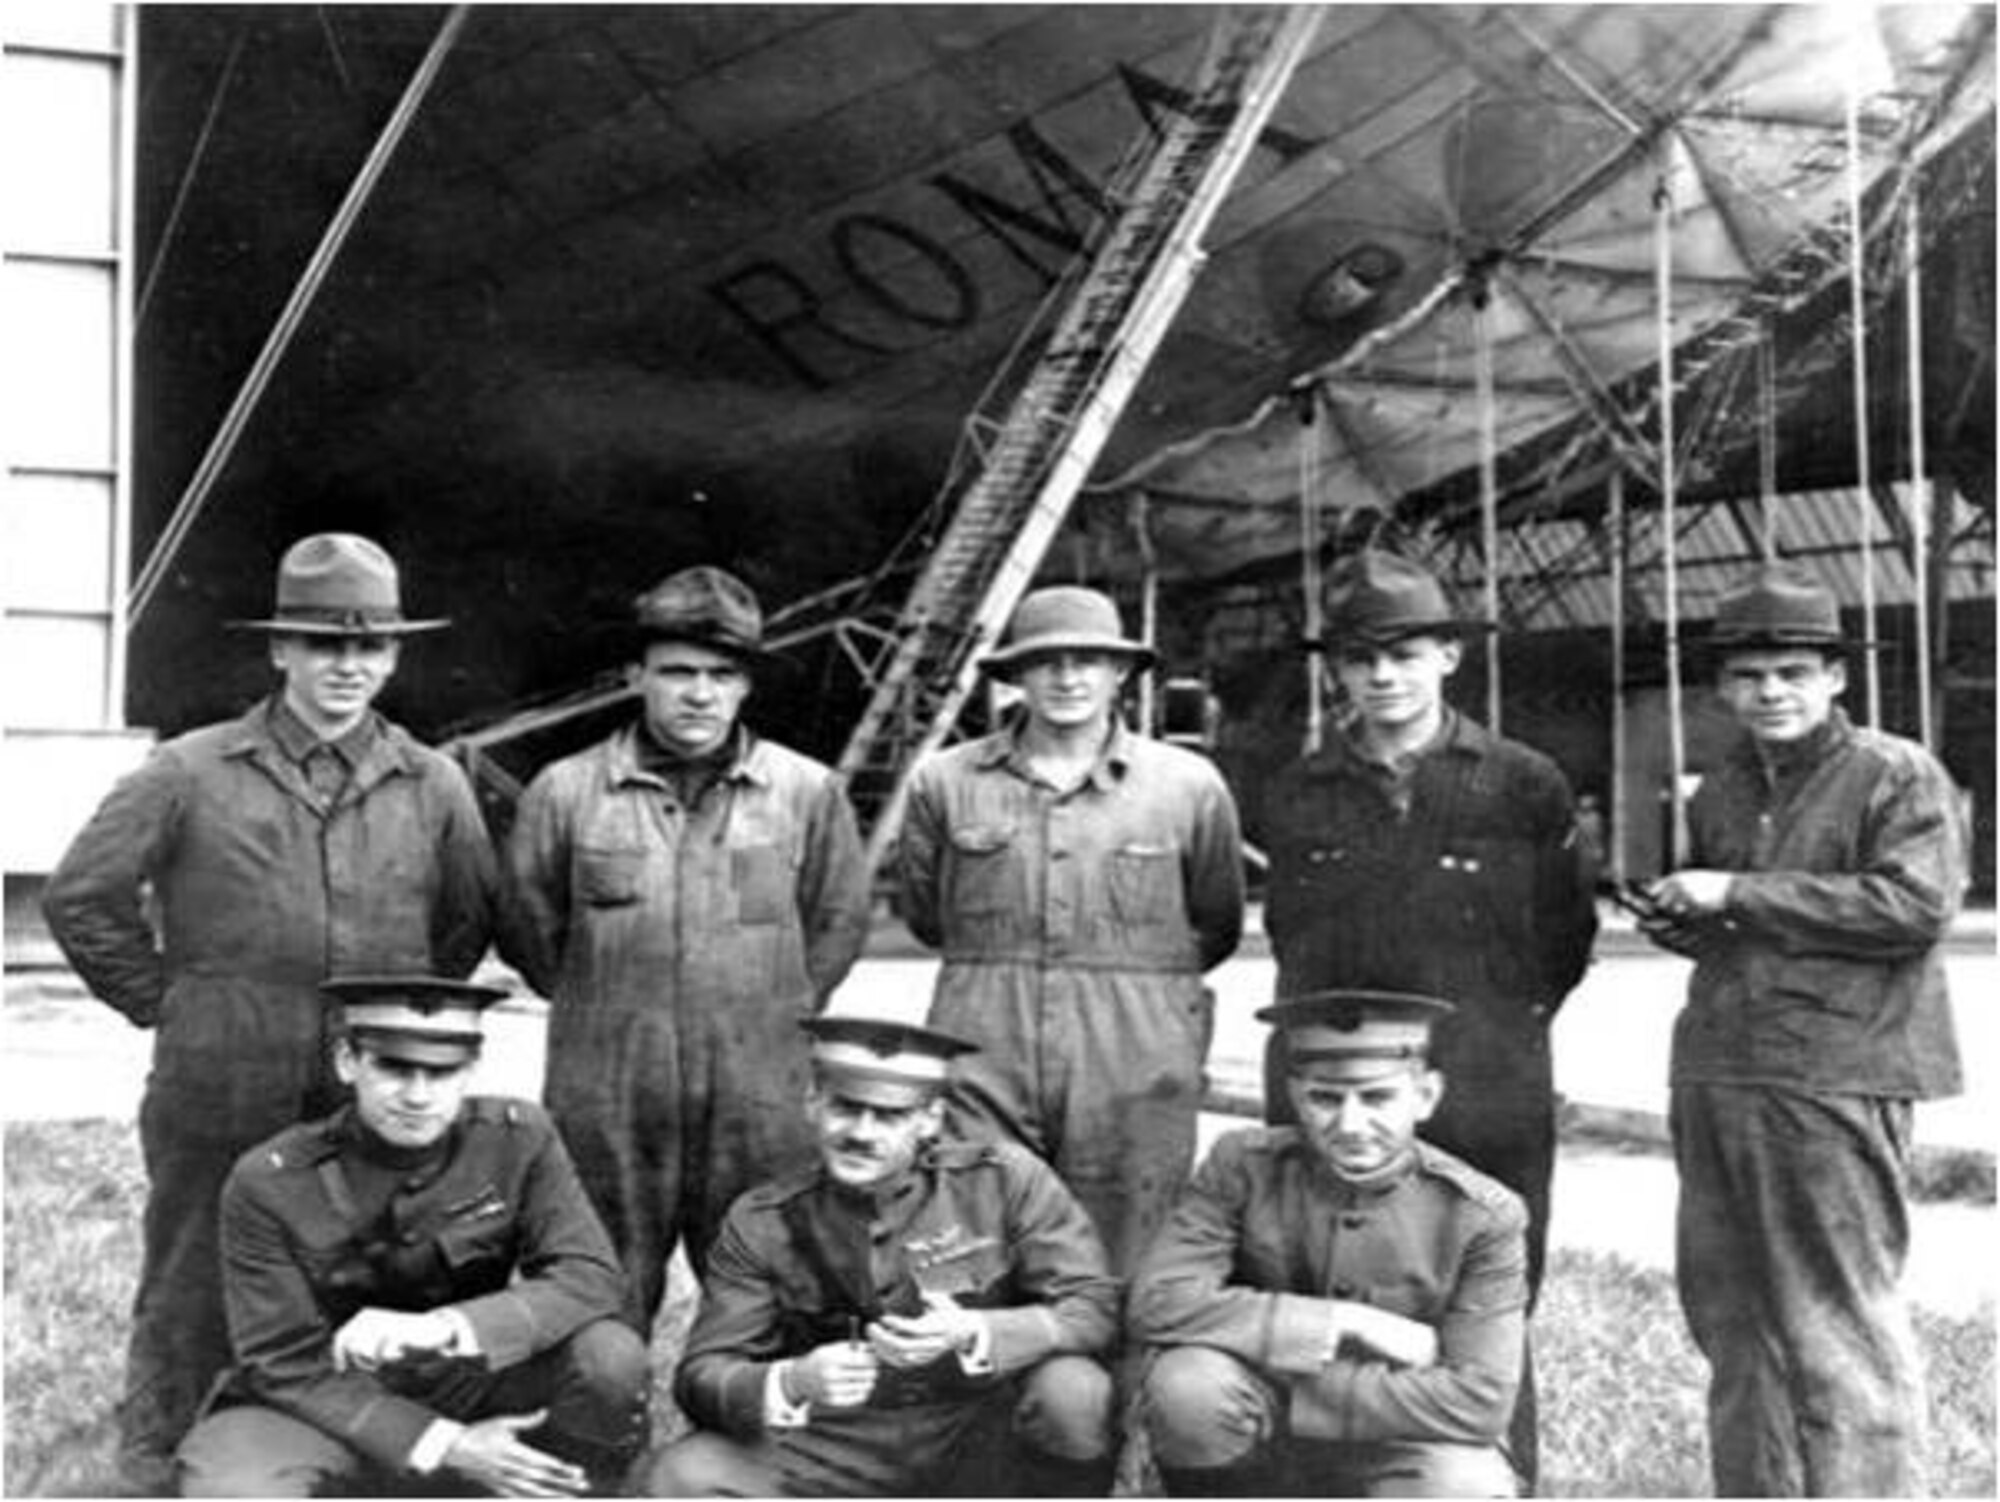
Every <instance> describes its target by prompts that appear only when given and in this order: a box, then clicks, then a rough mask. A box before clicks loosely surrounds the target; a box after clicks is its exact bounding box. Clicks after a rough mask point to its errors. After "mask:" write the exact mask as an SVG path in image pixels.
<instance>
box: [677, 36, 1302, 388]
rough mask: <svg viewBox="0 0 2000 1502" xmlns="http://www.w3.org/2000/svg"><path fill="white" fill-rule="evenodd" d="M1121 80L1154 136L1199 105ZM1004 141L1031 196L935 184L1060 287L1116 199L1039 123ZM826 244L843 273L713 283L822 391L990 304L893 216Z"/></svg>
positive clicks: (947, 177) (1156, 82)
mask: <svg viewBox="0 0 2000 1502" xmlns="http://www.w3.org/2000/svg"><path fill="white" fill-rule="evenodd" d="M1117 77H1118V80H1119V82H1120V83H1121V84H1122V85H1123V86H1124V90H1125V94H1126V97H1127V99H1128V100H1129V101H1130V103H1131V105H1132V107H1133V109H1134V111H1135V112H1136V113H1137V115H1138V117H1139V120H1140V122H1141V123H1142V124H1143V125H1144V126H1145V127H1146V129H1147V130H1149V131H1151V132H1152V133H1153V134H1155V135H1158V134H1159V133H1160V131H1161V129H1162V121H1163V119H1164V117H1165V115H1166V113H1168V112H1173V113H1178V114H1181V115H1190V114H1192V113H1193V110H1194V102H1193V99H1192V97H1191V96H1190V95H1189V94H1188V93H1187V92H1186V91H1185V90H1183V89H1180V88H1177V87H1175V86H1174V85H1172V84H1169V83H1166V82H1164V81H1162V80H1161V79H1158V78H1155V77H1153V76H1151V75H1150V74H1147V73H1143V72H1141V71H1140V70H1138V69H1136V68H1132V67H1129V66H1126V65H1124V64H1120V65H1119V67H1118V71H1117ZM1006 140H1007V145H1008V148H1009V150H1010V152H1011V153H1012V157H1013V160H1014V162H1015V163H1016V165H1017V166H1018V167H1019V169H1020V171H1021V172H1022V173H1023V174H1024V175H1025V176H1026V178H1027V180H1028V182H1029V183H1030V185H1031V186H1032V190H1033V198H1032V199H1031V200H1030V201H1027V202H1023V201H1021V200H1019V199H1015V198H1007V197H1003V196H1001V195H1000V193H998V192H996V191H994V190H993V189H991V188H987V187H982V186H981V185H979V184H978V183H974V182H970V181H968V180H967V179H966V178H964V177H962V176H960V175H958V174H956V173H951V172H940V173H936V174H934V175H933V176H931V177H929V178H927V179H925V186H926V187H928V188H930V189H932V190H934V191H936V192H937V193H939V194H941V195H942V196H943V197H944V198H945V199H946V200H948V201H949V202H950V203H951V205H952V206H953V207H954V208H955V209H956V210H957V211H958V212H960V213H962V214H963V215H964V216H965V217H966V218H967V219H968V220H969V221H970V222H971V224H972V225H973V227H974V228H975V229H976V230H978V231H979V232H980V233H981V234H983V235H985V236H986V237H987V238H989V239H990V240H991V241H993V242H994V243H995V244H996V245H998V246H999V247H1000V249H1002V250H1003V251H1005V253H1006V254H1007V256H1008V257H1009V258H1010V259H1011V260H1012V261H1013V262H1014V263H1015V264H1017V265H1019V266H1020V267H1021V269H1023V270H1025V271H1026V272H1028V273H1029V274H1030V275H1032V276H1034V277H1035V278H1036V279H1037V280H1038V281H1040V282H1041V283H1042V284H1043V285H1044V286H1045V287H1047V286H1052V285H1054V283H1055V281H1056V279H1057V278H1058V277H1059V276H1060V275H1061V274H1062V268H1063V266H1064V264H1065V263H1066V262H1067V261H1068V260H1069V258H1070V257H1072V256H1074V255H1075V254H1076V253H1077V252H1078V251H1079V250H1081V249H1082V248H1083V246H1084V245H1085V243H1086V242H1087V241H1088V239H1089V236H1090V232H1091V231H1092V229H1094V228H1095V227H1096V225H1097V224H1098V223H1099V222H1100V221H1101V220H1102V219H1103V218H1104V216H1105V215H1106V214H1107V213H1108V212H1109V211H1110V207H1111V205H1110V199H1109V196H1108V195H1107V193H1106V191H1105V188H1104V185H1103V184H1102V183H1101V182H1099V181H1098V180H1097V179H1095V178H1093V177H1092V176H1091V175H1090V173H1089V172H1087V171H1086V170H1085V169H1084V168H1083V167H1082V166H1081V165H1079V164H1078V163H1077V162H1076V160H1075V159H1074V158H1072V157H1070V156H1069V155H1067V154H1066V153H1064V152H1063V151H1062V149H1061V148H1060V147H1058V146H1057V145H1056V144H1055V143H1054V142H1052V141H1051V140H1049V138H1048V137H1047V136H1046V135H1045V134H1044V133H1043V132H1042V130H1041V129H1040V127H1039V126H1037V124H1036V123H1035V122H1034V121H1033V120H1031V119H1023V120H1018V121H1016V122H1015V123H1014V124H1013V125H1011V126H1009V127H1008V129H1007V132H1006ZM1258 143H1259V145H1261V146H1263V147H1264V148H1266V149H1267V150H1269V151H1271V152H1273V153H1274V154H1276V155H1277V156H1278V158H1279V159H1280V161H1282V162H1289V161H1291V160H1292V159H1293V158H1294V157H1296V156H1298V155H1299V154H1301V153H1302V152H1305V151H1307V150H1310V149H1311V147H1312V145H1313V144H1314V143H1313V142H1311V141H1309V140H1307V139H1305V138H1304V137H1302V136H1298V135H1294V134H1292V133H1291V132H1288V131H1281V130H1277V129H1275V128H1267V129H1265V131H1264V132H1263V134H1262V135H1261V136H1260V137H1259V138H1258ZM826 249H827V251H828V259H829V260H830V261H831V263H832V265H833V266H834V267H835V268H837V271H838V274H839V280H838V281H837V282H827V283H824V284H822V285H819V286H816V285H814V283H813V282H812V281H811V280H810V279H809V278H808V277H807V276H806V275H805V274H804V273H803V272H801V271H800V270H799V269H798V268H797V267H796V266H794V265H789V264H787V263H785V262H782V261H778V260H773V259H769V258H764V259H759V260H755V261H751V262H749V263H747V264H745V265H743V266H739V267H738V268H737V269H735V270H734V271H731V272H730V273H729V274H728V275H726V276H722V277H718V278H717V279H716V280H714V281H712V282H710V283H709V284H708V289H707V290H708V294H709V296H710V297H712V298H714V299H715V300H716V301H717V302H719V303H721V304H722V306H723V307H724V308H726V309H728V311H729V313H730V315H731V316H732V317H733V318H735V319H736V320H737V321H738V322H739V323H741V324H742V325H743V328H744V330H745V331H746V332H747V333H748V334H749V335H750V337H752V338H753V339H755V340H756V341H757V342H758V343H759V344H760V345H761V346H762V347H763V348H764V349H765V350H766V351H767V352H768V353H769V354H770V355H771V357H772V358H773V359H775V360H776V361H777V362H778V363H779V364H780V365H781V366H783V367H784V369H785V370H786V371H787V372H788V373H789V374H790V375H791V376H793V377H794V378H795V379H796V380H798V381H799V382H800V383H801V384H802V385H805V386H809V387H812V388H813V389H815V390H824V389H826V388H828V387H830V386H832V385H835V384H837V380H838V373H839V372H840V371H842V370H848V371H851V370H852V369H853V367H854V366H855V364H856V362H857V361H861V362H872V361H874V360H877V359H880V358H881V357H884V356H888V355H894V354H896V353H898V352H899V351H900V350H901V349H903V348H905V347H908V346H907V345H902V344H898V343H895V342H892V341H891V340H890V339H889V338H888V336H887V334H886V333H885V330H893V329H894V328H895V327H897V326H899V325H900V326H903V327H906V328H907V329H908V333H909V341H908V343H909V345H914V344H916V343H918V342H920V341H921V340H924V339H927V338H933V337H935V336H936V334H937V333H938V332H939V331H940V330H944V331H951V330H957V329H966V328H970V327H972V326H973V325H974V324H976V323H978V322H979V320H980V317H981V315H982V313H983V311H984V308H985V298H984V296H983V295H982V292H981V289H980V286H979V282H978V279H977V277H976V276H975V275H974V273H973V271H972V269H971V268H969V267H968V266H967V265H966V264H965V262H964V261H963V260H962V259H961V258H960V257H959V256H958V255H957V254H954V252H953V250H952V248H951V247H950V246H947V245H945V244H942V243H940V242H939V240H938V239H937V238H936V237H935V236H934V235H931V234H927V233H925V232H924V231H923V230H921V229H918V228H917V227H915V226H914V225H911V224H908V223H906V222H904V221H902V220H899V219H896V218H893V217H891V216H889V215H887V214H881V213H854V214H843V215H841V216H840V217H839V218H837V219H835V220H834V221H833V222H832V223H831V225H829V226H828V228H827V231H826ZM856 295H858V296H859V298H860V299H861V301H862V303H864V304H865V305H866V309H867V311H868V313H869V314H870V315H872V316H871V317H869V318H868V320H867V322H866V327H865V328H864V327H858V326H856V321H855V320H853V319H849V320H847V321H845V322H843V321H842V320H841V319H839V318H838V317H837V316H836V314H835V311H834V307H835V305H836V304H838V303H840V302H841V301H843V300H848V301H850V302H851V300H852V298H853V297H854V296H856Z"/></svg>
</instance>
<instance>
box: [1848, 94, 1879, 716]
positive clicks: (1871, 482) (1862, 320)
mask: <svg viewBox="0 0 2000 1502" xmlns="http://www.w3.org/2000/svg"><path fill="white" fill-rule="evenodd" d="M1867 249H1868V244H1867V238H1866V235H1865V232H1864V231H1863V229H1862V224H1861V82H1860V80H1859V79H1858V78H1856V77H1855V75H1854V70H1853V69H1852V68H1850V69H1849V70H1848V75H1847V293H1848V316H1849V317H1850V318H1852V319H1853V322H1854V343H1853V351H1854V362H1853V363H1854V469H1855V475H1854V486H1855V491H1854V512H1855V525H1856V527H1857V529H1858V536H1857V539H1856V541H1857V543H1858V545H1859V546H1860V549H1861V620H1862V635H1863V636H1864V637H1866V638H1867V639H1868V640H1870V641H1873V640H1874V639H1875V476H1874V470H1873V468H1872V465H1871V463H1870V456H1869V452H1868V306H1867V299H1866V295H1865V293H1866V287H1865V283H1866V276H1865V262H1866V259H1867ZM1879 655H1880V654H1878V653H1875V652H1864V653H1863V654H1862V656H1863V657H1865V658H1866V659H1867V665H1866V669H1865V673H1866V681H1867V685H1868V724H1869V726H1870V727H1871V728H1877V729H1879V728H1880V726H1881V724H1882V672H1881V665H1880V663H1879V662H1878V660H1877V659H1878V657H1879Z"/></svg>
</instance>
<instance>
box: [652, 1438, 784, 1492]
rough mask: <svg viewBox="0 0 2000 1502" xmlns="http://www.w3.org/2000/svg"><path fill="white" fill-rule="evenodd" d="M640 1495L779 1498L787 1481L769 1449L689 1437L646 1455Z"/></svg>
mask: <svg viewBox="0 0 2000 1502" xmlns="http://www.w3.org/2000/svg"><path fill="white" fill-rule="evenodd" d="M634 1481H635V1484H636V1485H635V1489H636V1491H637V1494H638V1495H639V1496H642V1497H775V1496H780V1495H782V1494H783V1493H784V1490H785V1487H784V1481H783V1478H782V1476H781V1475H780V1474H779V1472H778V1469H777V1467H776V1466H775V1465H774V1464H773V1455H772V1452H771V1447H770V1446H769V1445H768V1444H765V1443H761V1442H759V1443H746V1442H744V1441H741V1440H734V1439H730V1438H728V1437H727V1436H726V1435H721V1434H691V1435H689V1436H688V1437H687V1438H686V1439H683V1440H679V1441H677V1442H675V1443H674V1444H671V1445H668V1446H666V1447H665V1448H664V1449H662V1450H659V1451H657V1452H656V1453H654V1454H652V1455H650V1456H648V1457H647V1458H646V1459H645V1461H644V1462H643V1463H642V1464H641V1466H640V1468H639V1470H638V1472H637V1474H636V1475H635V1477H634Z"/></svg>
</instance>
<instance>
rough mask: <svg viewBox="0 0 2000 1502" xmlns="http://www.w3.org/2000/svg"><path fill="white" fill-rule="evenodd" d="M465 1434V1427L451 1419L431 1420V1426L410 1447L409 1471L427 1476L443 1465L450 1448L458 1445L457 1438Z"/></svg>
mask: <svg viewBox="0 0 2000 1502" xmlns="http://www.w3.org/2000/svg"><path fill="white" fill-rule="evenodd" d="M463 1433H465V1425H463V1424H460V1423H457V1422H455V1421H454V1420H451V1419H433V1420H432V1421H431V1426H430V1427H429V1428H428V1429H426V1430H424V1432H423V1433H422V1434H420V1435H418V1436H417V1442H416V1443H415V1444H414V1445H412V1446H411V1447H410V1461H409V1464H410V1469H411V1470H413V1471H415V1472H416V1473H417V1474H418V1475H419V1476H428V1475H430V1474H431V1473H432V1472H433V1471H435V1470H436V1469H437V1468H438V1467H439V1466H441V1465H443V1464H444V1458H445V1456H447V1455H449V1454H450V1453H451V1447H452V1446H453V1445H455V1444H457V1443H458V1437H459V1436H460V1435H461V1434H463Z"/></svg>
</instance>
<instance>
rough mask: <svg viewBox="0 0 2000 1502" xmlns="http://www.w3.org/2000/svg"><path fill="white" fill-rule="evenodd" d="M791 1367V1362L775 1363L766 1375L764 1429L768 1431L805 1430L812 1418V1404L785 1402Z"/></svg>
mask: <svg viewBox="0 0 2000 1502" xmlns="http://www.w3.org/2000/svg"><path fill="white" fill-rule="evenodd" d="M790 1366H791V1362H789V1361H779V1362H775V1363H773V1365H772V1366H771V1368H770V1370H768V1371H767V1372H765V1373H764V1427H765V1428H767V1429H803V1428H805V1426H806V1424H807V1423H808V1421H810V1420H811V1418H812V1404H810V1403H790V1402H787V1401H786V1400H785V1371H786V1369H787V1368H789V1367H790Z"/></svg>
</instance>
